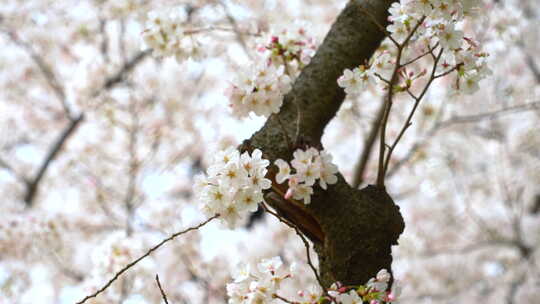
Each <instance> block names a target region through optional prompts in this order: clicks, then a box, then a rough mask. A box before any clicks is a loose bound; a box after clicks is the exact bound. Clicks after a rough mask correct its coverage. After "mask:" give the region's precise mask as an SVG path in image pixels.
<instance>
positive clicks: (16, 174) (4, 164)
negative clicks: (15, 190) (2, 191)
mask: <svg viewBox="0 0 540 304" xmlns="http://www.w3.org/2000/svg"><path fill="white" fill-rule="evenodd" d="M0 168H4V169H6V170H7V171H8V172H9V173H11V175H13V176H14V177H15V178H16V179H18V180H21V181H23V182H24V183H27V184H28V179H27V178H26V177H25V176H24V175H22V174H21V173H19V172H17V170H15V168H13V166H12V165H11V164H10V163H9V162H7V161H6V160H4V159H2V158H0Z"/></svg>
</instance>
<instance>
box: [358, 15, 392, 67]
mask: <svg viewBox="0 0 540 304" xmlns="http://www.w3.org/2000/svg"><path fill="white" fill-rule="evenodd" d="M360 10H361V11H362V12H363V13H364V14H366V15H367V16H368V17H369V18H370V19H371V22H373V24H375V26H377V27H378V28H379V30H380V31H381V32H382V33H383V34H384V35H385V36H386V37H387V38H388V39H390V41H392V43H394V45H395V46H396V47H398V48H399V42H397V41H396V40H395V39H394V37H392V35H390V33H389V32H388V31H387V30H386V28H385V27H384V26H383V25H382V24H380V23H379V21H377V18H376V17H375V16H373V14H372V13H371V12H370V11H368V10H367V9H364V8H362V7H361V8H360ZM398 62H399V61H398Z"/></svg>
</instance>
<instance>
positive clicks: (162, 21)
mask: <svg viewBox="0 0 540 304" xmlns="http://www.w3.org/2000/svg"><path fill="white" fill-rule="evenodd" d="M187 21H188V15H187V13H186V10H185V8H183V7H175V8H173V9H169V10H164V9H159V10H152V11H150V12H149V13H148V15H147V20H146V26H145V29H144V30H143V32H142V38H143V40H144V42H145V43H146V45H147V46H148V47H149V48H151V49H152V50H153V54H154V55H155V56H157V57H168V56H173V57H175V58H176V60H177V61H183V60H185V59H187V58H193V59H199V58H200V57H202V53H203V52H202V50H201V49H200V46H199V43H198V41H197V40H196V38H195V37H193V35H189V31H186V27H185V24H186V23H187Z"/></svg>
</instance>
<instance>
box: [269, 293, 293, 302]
mask: <svg viewBox="0 0 540 304" xmlns="http://www.w3.org/2000/svg"><path fill="white" fill-rule="evenodd" d="M272 298H275V299H279V300H281V301H283V302H285V303H289V304H299V303H298V302H295V301H291V300H288V299H286V298H284V297H282V296H280V295H278V294H277V293H274V294H272Z"/></svg>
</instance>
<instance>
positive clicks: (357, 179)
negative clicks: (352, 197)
mask: <svg viewBox="0 0 540 304" xmlns="http://www.w3.org/2000/svg"><path fill="white" fill-rule="evenodd" d="M384 100H385V98H383V100H382V104H381V107H380V109H379V111H378V112H377V117H376V118H375V120H374V121H373V122H372V124H371V131H370V133H369V135H368V138H367V139H366V142H365V144H364V149H363V150H362V153H361V154H360V159H359V160H358V164H357V165H356V169H355V170H354V179H353V185H352V186H353V188H358V186H360V184H362V182H363V181H364V172H365V171H366V167H367V164H368V162H369V159H370V158H371V153H372V151H373V146H374V145H375V141H376V139H377V134H379V129H380V127H381V121H382V118H383V115H384V108H385V102H384Z"/></svg>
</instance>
